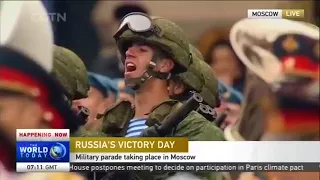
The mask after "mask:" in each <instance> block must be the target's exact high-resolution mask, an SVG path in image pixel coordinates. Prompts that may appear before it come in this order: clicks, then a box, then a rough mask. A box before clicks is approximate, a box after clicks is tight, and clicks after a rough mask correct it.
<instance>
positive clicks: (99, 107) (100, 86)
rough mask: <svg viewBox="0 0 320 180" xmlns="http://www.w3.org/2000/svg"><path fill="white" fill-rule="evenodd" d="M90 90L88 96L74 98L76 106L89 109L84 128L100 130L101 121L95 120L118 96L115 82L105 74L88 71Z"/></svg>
mask: <svg viewBox="0 0 320 180" xmlns="http://www.w3.org/2000/svg"><path fill="white" fill-rule="evenodd" d="M89 84H90V90H89V92H88V98H84V99H79V100H75V101H74V104H76V105H77V106H84V107H87V108H88V109H89V111H90V115H89V116H88V121H87V123H86V125H85V126H86V128H87V129H90V130H97V131H101V128H100V127H101V123H102V121H100V120H97V119H96V117H97V116H98V115H99V114H103V113H104V112H105V110H106V109H108V108H109V107H110V106H111V105H113V104H114V103H115V102H116V99H117V97H118V96H119V89H118V87H117V83H116V82H115V81H113V80H111V79H109V78H108V77H106V76H103V75H100V74H96V73H92V72H89Z"/></svg>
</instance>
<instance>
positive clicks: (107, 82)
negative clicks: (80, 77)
mask: <svg viewBox="0 0 320 180" xmlns="http://www.w3.org/2000/svg"><path fill="white" fill-rule="evenodd" d="M88 78H89V85H90V86H92V87H94V88H96V89H98V90H99V91H100V92H101V93H102V94H103V96H104V97H108V94H109V92H111V93H113V94H115V95H116V97H118V95H119V88H118V85H117V83H116V82H115V81H113V80H112V79H110V78H108V77H106V76H103V75H100V74H97V73H93V72H88Z"/></svg>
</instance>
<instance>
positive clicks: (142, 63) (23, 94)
mask: <svg viewBox="0 0 320 180" xmlns="http://www.w3.org/2000/svg"><path fill="white" fill-rule="evenodd" d="M35 12H36V13H37V14H39V15H40V14H41V15H43V16H46V11H45V8H44V7H43V5H42V4H41V2H40V1H4V2H1V11H0V13H1V14H0V18H1V19H0V20H1V21H0V23H1V26H0V28H1V31H0V32H1V38H0V42H1V46H0V139H1V140H0V145H1V149H0V179H1V180H7V179H8V180H9V179H10V180H11V179H20V178H21V179H68V180H69V179H86V178H88V179H91V178H92V177H91V176H90V175H88V177H87V176H82V175H79V174H73V173H25V174H19V173H14V171H15V155H14V153H13V152H15V136H16V129H22V128H27V129H40V128H46V129H49V128H56V129H64V128H65V129H70V131H71V133H72V134H73V136H81V137H89V136H90V137H101V136H102V137H111V136H112V137H128V138H130V137H140V136H143V137H145V136H146V137H187V138H189V140H190V141H225V140H227V141H246V140H248V141H270V140H271V141H273V140H276V141H282V140H284V141H287V140H301V141H312V140H315V141H319V112H318V110H319V107H318V106H319V28H318V27H317V26H314V25H312V24H307V23H302V22H297V21H291V20H285V19H274V20H268V19H243V20H240V21H239V22H237V23H236V24H234V26H233V27H232V28H231V31H230V42H231V45H232V48H233V49H234V51H235V53H236V55H237V56H238V57H239V59H240V60H241V61H242V63H243V64H244V65H245V66H246V68H247V71H246V82H247V83H246V84H245V87H244V93H243V95H242V94H240V93H239V92H237V91H236V90H234V89H233V88H231V87H228V86H225V85H223V84H222V83H219V81H218V80H217V78H216V76H215V72H214V71H213V70H212V68H211V67H210V66H209V65H208V64H207V63H206V62H205V61H204V58H203V56H202V54H201V53H200V52H199V51H198V50H197V49H196V48H195V47H194V46H193V45H192V44H191V43H190V41H189V40H188V38H187V35H186V34H185V33H184V31H183V29H181V28H180V27H179V26H178V25H176V24H175V23H174V22H172V21H170V20H168V19H164V18H161V17H154V16H148V15H146V14H144V13H138V12H135V13H130V14H128V15H126V16H125V17H124V18H123V19H122V21H121V23H120V25H119V28H118V30H117V31H116V33H115V34H114V36H113V38H114V40H115V41H116V43H117V48H118V51H119V54H120V57H121V60H122V63H123V66H124V84H125V85H124V84H123V83H122V81H121V80H119V83H114V82H110V79H108V78H107V77H105V76H102V75H99V74H95V73H88V72H87V70H86V67H85V65H84V64H83V62H82V61H81V59H80V58H79V57H78V56H77V55H76V54H75V53H73V52H72V51H70V50H68V49H66V48H63V47H60V46H57V45H54V42H53V33H52V30H51V29H52V28H51V24H50V21H49V19H45V18H43V19H42V20H41V21H35V20H33V19H32V18H31V17H32V16H31V14H32V13H35ZM109 70H110V69H104V71H109ZM124 86H126V87H124ZM119 89H120V90H119ZM110 91H114V92H115V93H113V94H115V95H114V97H109V95H110V94H109V93H108V92H110ZM120 91H121V92H126V93H125V94H130V93H132V92H134V97H133V96H125V95H123V94H122V95H123V97H122V98H118V96H120V95H121V92H120ZM239 94H240V95H239ZM194 95H198V96H201V97H200V99H201V100H199V99H198V100H199V103H198V105H197V106H195V107H194V108H193V109H189V110H190V111H189V112H186V113H185V115H184V116H183V119H180V120H179V121H178V122H177V123H173V124H170V122H169V125H168V126H165V129H164V126H163V124H164V122H165V123H168V122H167V121H166V120H167V119H169V117H170V116H171V115H172V114H174V113H175V112H177V111H179V109H180V108H182V107H183V104H185V103H187V102H188V101H189V100H190V99H191V98H190V97H193V96H194ZM242 96H243V98H244V99H242ZM117 99H118V100H117ZM230 99H233V100H234V99H236V100H237V101H243V105H242V107H241V116H240V119H239V120H238V121H237V123H235V124H232V125H228V124H225V123H224V121H225V120H226V118H227V117H228V115H229V113H230V111H231V110H230V109H229V108H223V107H221V106H222V105H223V103H224V102H226V101H229V100H230ZM110 103H111V104H113V105H112V106H108V104H110ZM221 108H222V109H221ZM181 117H182V116H181ZM171 119H172V118H171ZM160 130H161V131H160ZM98 177H99V179H102V180H133V179H141V180H142V179H143V180H165V179H170V180H171V179H193V180H196V179H204V180H219V179H235V180H236V179H241V180H250V179H258V180H259V179H261V180H262V179H267V180H269V179H277V180H293V179H300V180H302V179H309V180H312V179H314V180H315V179H318V178H319V173H265V174H262V175H261V174H254V173H240V174H231V173H230V174H229V173H217V172H202V173H195V174H188V173H165V172H162V173H155V172H149V173H147V172H107V173H105V174H102V175H98Z"/></svg>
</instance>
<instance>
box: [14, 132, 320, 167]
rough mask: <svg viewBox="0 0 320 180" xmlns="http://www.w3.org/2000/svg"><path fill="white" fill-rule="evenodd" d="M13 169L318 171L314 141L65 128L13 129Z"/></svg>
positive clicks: (319, 148)
mask: <svg viewBox="0 0 320 180" xmlns="http://www.w3.org/2000/svg"><path fill="white" fill-rule="evenodd" d="M16 136H17V142H16V170H17V172H69V171H88V172H101V171H221V172H226V171H287V172H295V171H310V172H311V171H319V170H320V153H318V152H320V143H319V142H318V141H188V139H186V138H149V137H148V138H142V137H141V138H120V137H119V138H111V137H110V138H109V137H106V138H101V137H97V138H94V137H79V138H77V137H70V132H69V130H68V129H18V130H17V134H16Z"/></svg>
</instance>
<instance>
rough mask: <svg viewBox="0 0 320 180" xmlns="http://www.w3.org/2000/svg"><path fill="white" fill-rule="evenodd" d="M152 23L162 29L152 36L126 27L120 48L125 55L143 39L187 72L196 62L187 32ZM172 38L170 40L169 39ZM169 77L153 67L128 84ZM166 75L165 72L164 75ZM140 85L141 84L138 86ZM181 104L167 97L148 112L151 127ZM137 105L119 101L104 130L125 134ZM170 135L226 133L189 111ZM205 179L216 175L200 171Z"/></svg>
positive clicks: (141, 175) (196, 137) (210, 137)
mask: <svg viewBox="0 0 320 180" xmlns="http://www.w3.org/2000/svg"><path fill="white" fill-rule="evenodd" d="M152 23H153V24H154V25H155V26H156V28H157V29H158V33H156V34H152V35H150V36H144V35H141V34H136V33H134V32H133V31H131V30H129V29H128V30H125V31H124V32H122V33H121V34H120V35H119V36H118V38H116V41H117V44H118V48H119V50H120V52H121V54H122V55H124V53H125V51H126V47H128V46H127V45H128V44H130V43H132V41H143V42H146V43H150V44H153V45H156V46H158V47H159V48H161V49H162V50H163V51H165V52H167V53H168V54H169V55H170V57H171V58H172V59H173V60H174V61H175V63H176V65H178V68H176V69H175V70H174V72H183V71H185V70H186V69H187V68H188V67H189V64H190V63H191V62H192V58H191V56H190V55H191V54H190V50H189V41H188V40H187V37H186V36H185V34H184V33H183V31H182V30H181V29H180V28H179V27H178V26H177V25H176V24H175V23H173V22H171V21H169V20H166V19H163V18H160V17H154V18H152ZM167 38H170V39H167ZM150 75H151V76H152V77H155V78H160V79H164V80H165V79H167V76H165V77H160V76H161V75H160V74H157V72H154V71H153V68H152V67H151V68H150V67H149V68H148V69H147V70H146V72H145V74H144V76H143V77H142V78H140V79H134V80H132V81H129V82H127V84H130V83H131V84H132V83H134V84H135V85H138V88H140V87H141V86H143V84H144V82H145V81H146V80H147V79H148V77H149V76H150ZM162 76H163V75H162ZM135 88H137V86H135ZM180 106H181V103H179V102H178V101H175V100H170V99H169V100H167V101H165V102H163V103H161V104H159V105H158V106H156V107H154V108H153V109H152V110H151V112H150V113H149V114H148V119H147V121H146V125H147V126H149V127H150V126H151V127H152V126H153V125H155V124H161V122H162V121H163V120H164V119H166V118H167V117H168V115H170V114H171V113H172V112H174V111H175V110H176V109H177V108H179V107H180ZM134 113H135V111H134V107H133V106H132V104H131V103H130V102H128V101H122V102H119V103H117V104H115V105H114V106H113V107H112V108H110V109H109V110H107V111H106V112H105V114H104V116H103V129H102V130H103V132H105V133H106V134H107V135H108V136H118V137H119V136H120V137H123V136H125V133H126V130H127V128H128V123H129V121H130V119H132V118H133V117H134ZM167 136H169V137H188V138H189V140H191V141H214V140H218V141H219V140H223V139H224V138H223V135H222V132H221V131H220V130H219V129H218V128H217V127H216V126H214V125H213V124H212V123H211V122H209V121H207V120H206V119H205V118H204V117H203V116H201V115H200V114H198V113H197V112H195V111H192V112H190V113H189V115H188V116H187V117H186V118H185V119H184V120H183V121H182V122H181V123H180V124H179V125H178V126H177V127H176V128H175V129H174V130H173V131H172V132H171V133H169V134H167ZM199 175H200V176H202V177H203V178H205V179H208V180H209V179H210V180H211V179H216V178H217V177H216V174H215V173H212V172H207V173H201V174H199ZM169 176H170V175H169V173H162V174H156V173H147V172H132V173H131V174H130V175H128V176H125V177H120V175H119V174H118V175H116V176H114V175H113V176H112V175H111V174H109V175H108V176H106V177H105V179H109V180H111V179H121V178H125V179H134V178H138V179H146V180H152V179H158V180H162V179H165V178H167V177H169Z"/></svg>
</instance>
